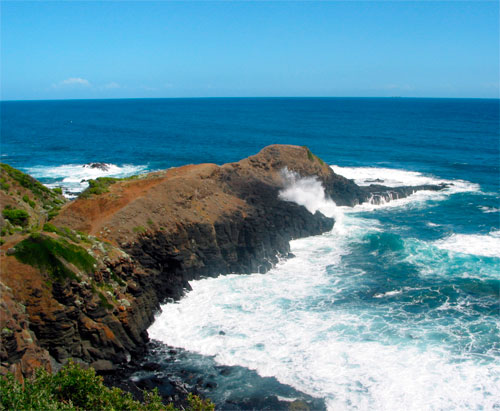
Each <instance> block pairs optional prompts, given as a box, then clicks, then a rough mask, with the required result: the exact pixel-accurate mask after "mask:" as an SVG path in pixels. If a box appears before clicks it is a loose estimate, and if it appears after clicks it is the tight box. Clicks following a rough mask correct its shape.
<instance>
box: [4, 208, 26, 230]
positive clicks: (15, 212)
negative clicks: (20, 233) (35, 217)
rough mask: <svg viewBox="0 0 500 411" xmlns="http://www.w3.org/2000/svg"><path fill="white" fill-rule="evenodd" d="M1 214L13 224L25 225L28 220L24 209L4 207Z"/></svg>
mask: <svg viewBox="0 0 500 411" xmlns="http://www.w3.org/2000/svg"><path fill="white" fill-rule="evenodd" d="M2 215H3V216H4V217H5V218H6V219H7V220H9V221H10V222H11V223H12V224H14V225H20V226H21V227H26V226H27V225H28V222H29V217H30V216H29V214H28V213H27V212H26V211H24V210H19V209H15V208H10V207H5V208H4V210H3V211H2Z"/></svg>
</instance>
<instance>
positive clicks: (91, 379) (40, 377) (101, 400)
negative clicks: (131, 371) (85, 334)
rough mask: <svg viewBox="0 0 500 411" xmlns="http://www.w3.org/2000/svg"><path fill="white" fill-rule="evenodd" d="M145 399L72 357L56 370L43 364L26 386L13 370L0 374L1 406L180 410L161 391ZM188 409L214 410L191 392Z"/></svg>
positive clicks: (73, 410)
mask: <svg viewBox="0 0 500 411" xmlns="http://www.w3.org/2000/svg"><path fill="white" fill-rule="evenodd" d="M143 394H144V402H143V403H141V402H139V401H136V400H134V399H133V398H132V395H131V394H130V393H128V392H124V391H122V390H121V389H119V388H108V387H106V386H105V385H104V384H103V382H102V377H100V376H98V375H95V371H94V370H93V369H92V368H89V369H86V370H84V369H82V368H81V367H80V366H79V365H77V364H75V363H74V362H72V361H70V362H68V364H66V365H65V366H64V367H63V368H62V369H61V370H60V371H59V372H58V373H57V374H49V373H48V372H47V371H45V370H43V369H42V368H40V369H38V370H37V372H36V374H35V377H34V378H32V379H30V380H26V381H25V383H24V387H23V385H22V384H20V383H19V382H17V381H16V380H15V379H14V376H13V375H12V374H7V375H6V376H5V377H2V378H0V410H54V411H63V410H67V411H84V410H92V411H105V410H106V411H112V410H116V411H118V410H128V411H177V410H176V408H175V407H174V406H173V405H172V404H168V405H164V404H163V403H162V401H161V397H160V396H159V395H158V391H157V390H156V389H155V390H153V391H150V392H147V391H145V392H143ZM188 404H189V405H188V407H187V410H186V411H213V410H214V409H215V407H214V404H213V403H212V402H211V401H210V400H202V399H200V398H199V397H197V396H196V395H192V394H189V395H188Z"/></svg>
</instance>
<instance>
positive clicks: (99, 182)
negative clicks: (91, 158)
mask: <svg viewBox="0 0 500 411" xmlns="http://www.w3.org/2000/svg"><path fill="white" fill-rule="evenodd" d="M119 180H120V179H118V178H113V177H99V178H96V179H95V180H88V183H89V186H88V187H87V188H86V189H85V190H84V191H83V192H82V193H81V194H80V196H79V197H80V198H89V197H90V196H91V195H92V194H95V195H99V194H103V193H107V192H108V191H109V186H110V185H111V184H114V183H116V182H117V181H119Z"/></svg>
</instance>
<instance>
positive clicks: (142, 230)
mask: <svg viewBox="0 0 500 411" xmlns="http://www.w3.org/2000/svg"><path fill="white" fill-rule="evenodd" d="M132 231H133V232H134V233H145V232H146V228H145V227H143V226H142V225H138V226H137V227H134V228H132Z"/></svg>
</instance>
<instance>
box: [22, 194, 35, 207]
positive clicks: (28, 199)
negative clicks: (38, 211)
mask: <svg viewBox="0 0 500 411" xmlns="http://www.w3.org/2000/svg"><path fill="white" fill-rule="evenodd" d="M23 201H24V202H25V203H28V204H29V205H30V206H31V208H35V206H36V203H35V202H34V201H33V200H30V198H29V197H28V195H27V194H25V195H23Z"/></svg>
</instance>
